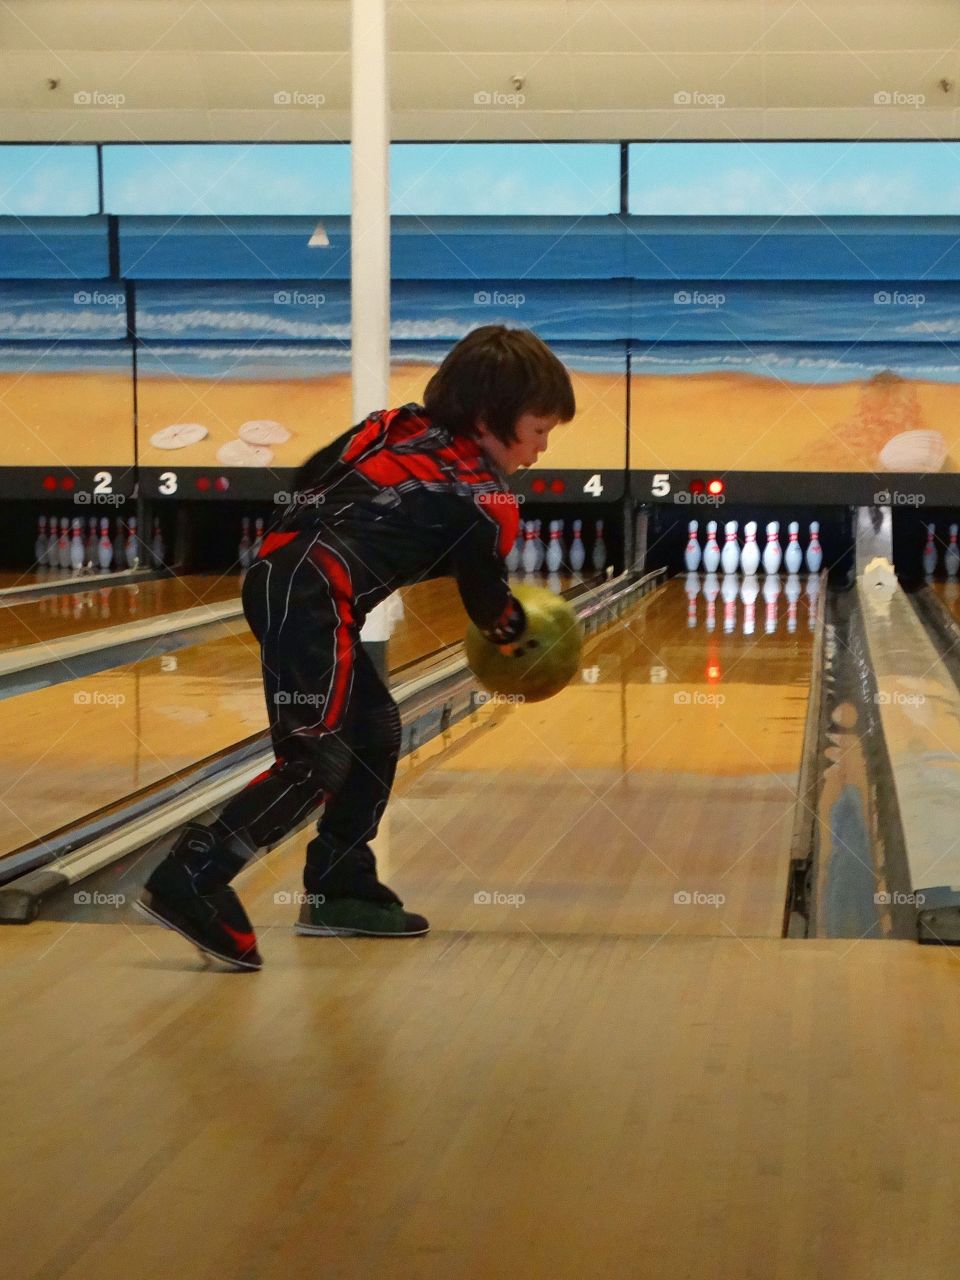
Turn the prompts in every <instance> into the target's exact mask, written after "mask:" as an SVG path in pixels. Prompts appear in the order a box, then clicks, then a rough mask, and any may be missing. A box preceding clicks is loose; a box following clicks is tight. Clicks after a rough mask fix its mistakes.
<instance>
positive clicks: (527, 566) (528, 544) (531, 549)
mask: <svg viewBox="0 0 960 1280" xmlns="http://www.w3.org/2000/svg"><path fill="white" fill-rule="evenodd" d="M534 532H535V529H534V524H533V521H532V520H528V521H527V522H526V524H525V525H524V526H523V550H522V551H521V552H520V565H521V567H522V569H523V572H524V573H533V571H534V569H535V568H536V567H537V548H536V547H535V546H534V543H533V535H534Z"/></svg>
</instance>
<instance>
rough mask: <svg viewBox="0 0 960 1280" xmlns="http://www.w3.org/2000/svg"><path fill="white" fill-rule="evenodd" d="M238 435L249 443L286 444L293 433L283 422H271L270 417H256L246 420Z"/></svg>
mask: <svg viewBox="0 0 960 1280" xmlns="http://www.w3.org/2000/svg"><path fill="white" fill-rule="evenodd" d="M237 435H239V437H240V439H241V440H245V441H246V442H247V444H286V443H287V441H288V440H289V439H290V435H291V433H290V432H289V431H288V430H287V428H286V427H285V426H284V425H283V423H282V422H271V421H270V419H269V418H255V419H253V420H252V421H250V422H245V423H244V424H243V426H242V427H241V428H240V430H239V431H238V432H237Z"/></svg>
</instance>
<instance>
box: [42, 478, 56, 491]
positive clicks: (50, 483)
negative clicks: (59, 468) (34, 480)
mask: <svg viewBox="0 0 960 1280" xmlns="http://www.w3.org/2000/svg"><path fill="white" fill-rule="evenodd" d="M43 487H44V488H45V489H46V490H47V492H48V493H49V492H50V490H51V489H55V488H56V487H57V478H56V476H44V477H43Z"/></svg>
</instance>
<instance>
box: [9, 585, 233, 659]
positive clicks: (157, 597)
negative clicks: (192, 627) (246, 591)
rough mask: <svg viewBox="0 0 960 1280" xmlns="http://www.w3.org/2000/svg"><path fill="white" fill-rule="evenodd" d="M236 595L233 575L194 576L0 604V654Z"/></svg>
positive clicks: (212, 602) (179, 610)
mask: <svg viewBox="0 0 960 1280" xmlns="http://www.w3.org/2000/svg"><path fill="white" fill-rule="evenodd" d="M239 591H240V582H239V579H238V578H237V577H236V576H235V575H234V576H232V577H218V576H214V575H203V574H197V575H192V576H189V577H182V578H151V579H150V580H149V581H147V582H139V583H118V584H117V585H116V586H102V587H93V588H89V589H87V590H78V591H72V592H64V593H63V594H61V595H51V596H46V597H44V598H43V599H40V600H32V601H29V602H27V603H23V604H15V603H10V604H8V605H6V606H4V605H2V603H0V651H3V650H9V649H18V648H22V647H23V646H24V645H31V644H38V643H40V642H46V641H52V640H59V639H62V638H63V637H64V636H73V635H77V634H78V633H80V632H87V631H99V630H101V629H102V628H105V627H115V626H117V625H118V624H119V623H123V622H131V621H134V620H140V621H143V620H145V619H148V618H157V617H161V616H162V615H164V614H167V613H179V612H181V611H182V610H184V609H195V608H197V607H199V606H200V605H203V604H214V603H220V602H221V601H224V600H230V599H236V600H237V604H238V606H239Z"/></svg>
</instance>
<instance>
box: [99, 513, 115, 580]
mask: <svg viewBox="0 0 960 1280" xmlns="http://www.w3.org/2000/svg"><path fill="white" fill-rule="evenodd" d="M97 564H99V566H100V568H101V569H109V568H110V566H111V564H113V543H112V542H111V541H110V521H109V520H108V519H107V517H106V516H103V517H102V518H101V520H100V542H99V544H98V546H97Z"/></svg>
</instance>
